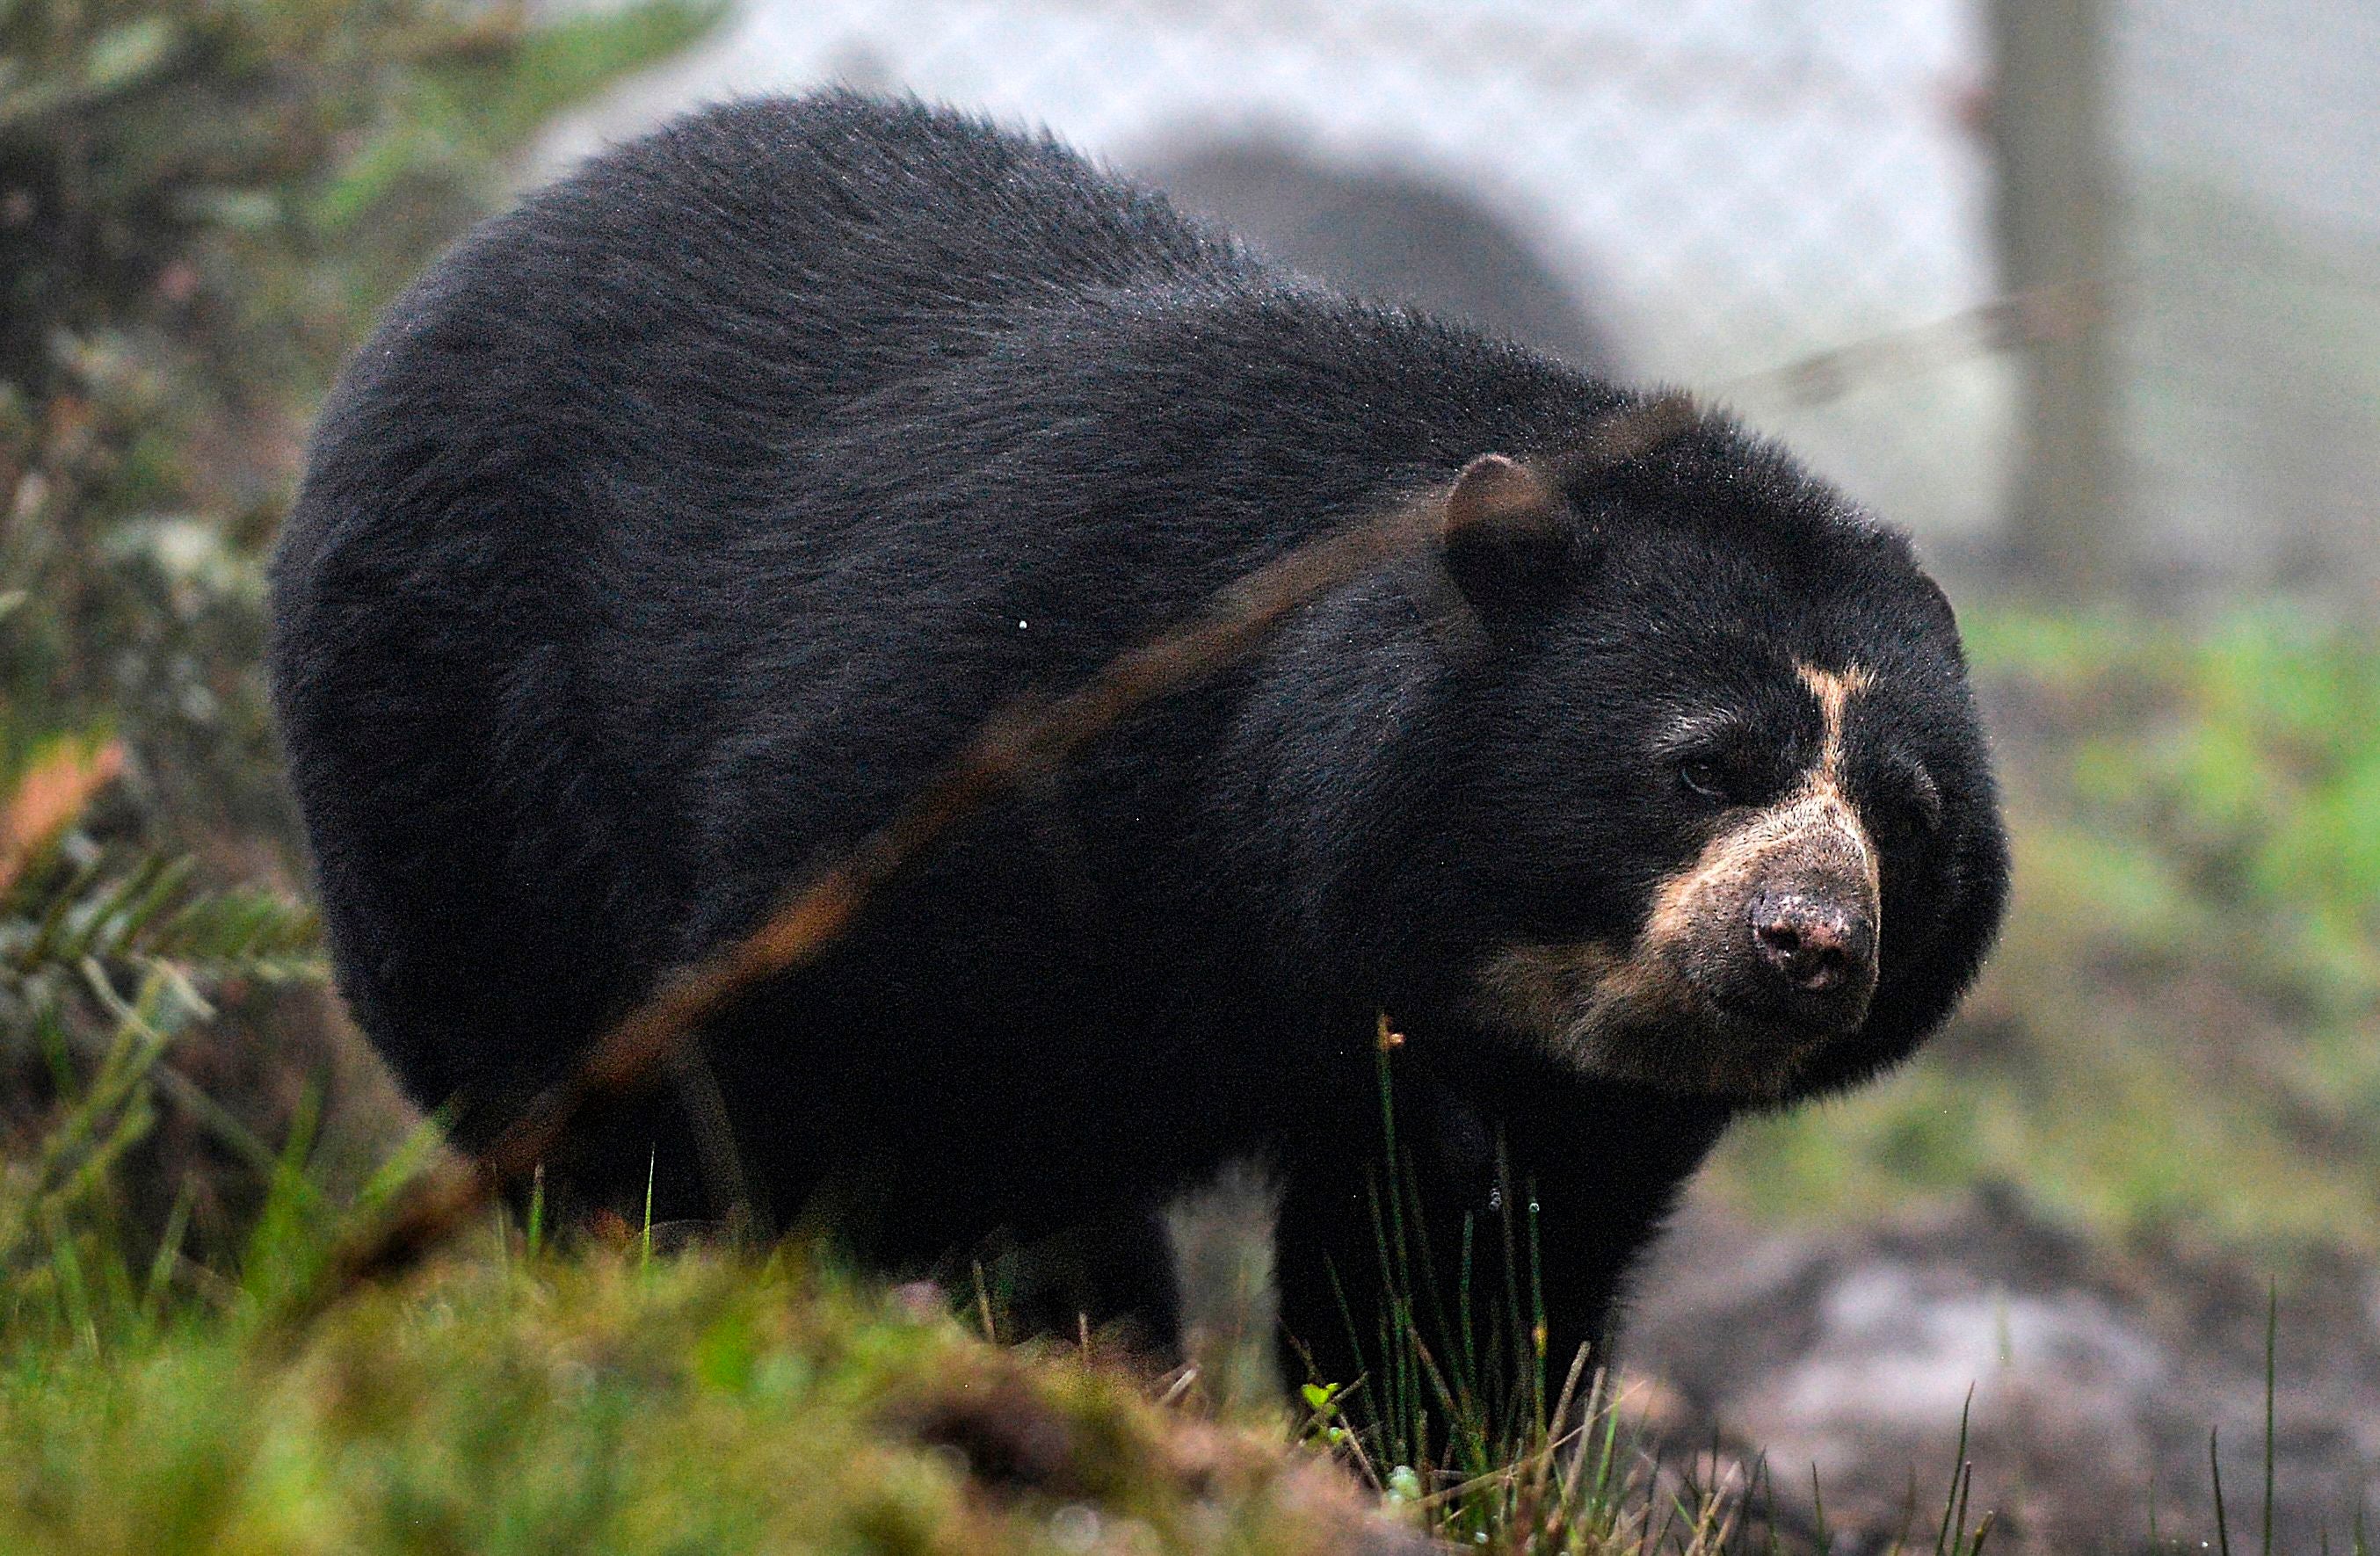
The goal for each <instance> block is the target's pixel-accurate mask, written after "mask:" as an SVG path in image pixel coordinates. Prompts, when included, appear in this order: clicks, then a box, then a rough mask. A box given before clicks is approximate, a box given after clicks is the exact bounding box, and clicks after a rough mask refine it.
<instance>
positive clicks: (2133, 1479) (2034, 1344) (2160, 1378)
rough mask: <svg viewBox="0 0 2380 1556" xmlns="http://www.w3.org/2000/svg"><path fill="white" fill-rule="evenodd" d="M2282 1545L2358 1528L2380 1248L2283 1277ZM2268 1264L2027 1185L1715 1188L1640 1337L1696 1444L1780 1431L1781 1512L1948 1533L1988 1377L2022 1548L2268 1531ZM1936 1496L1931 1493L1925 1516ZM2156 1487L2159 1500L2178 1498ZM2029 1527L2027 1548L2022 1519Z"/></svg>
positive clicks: (1654, 1381)
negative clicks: (2121, 1247)
mask: <svg viewBox="0 0 2380 1556" xmlns="http://www.w3.org/2000/svg"><path fill="white" fill-rule="evenodd" d="M2274 1289H2275V1290H2276V1291H2277V1297H2278V1304H2279V1306H2278V1345H2277V1366H2276V1368H2275V1375H2276V1381H2277V1388H2276V1390H2275V1395H2276V1398H2275V1408H2274V1417H2275V1427H2274V1433H2273V1541H2272V1544H2271V1546H2270V1549H2271V1550H2282V1551H2314V1550H2322V1549H2325V1538H2326V1540H2327V1542H2328V1545H2329V1546H2330V1547H2332V1548H2336V1549H2338V1550H2350V1549H2352V1548H2353V1547H2352V1544H2351V1542H2352V1537H2353V1532H2354V1528H2355V1524H2356V1519H2357V1517H2358V1512H2359V1502H2361V1501H2362V1500H2363V1499H2365V1498H2366V1497H2367V1496H2368V1495H2369V1493H2370V1492H2371V1491H2372V1490H2374V1468H2375V1466H2380V1270H2375V1269H2372V1268H2364V1267H2357V1266H2354V1265H2351V1264H2349V1263H2347V1262H2344V1261H2339V1260H2325V1261H2315V1262H2311V1263H2308V1264H2305V1265H2303V1266H2301V1267H2300V1268H2297V1269H2294V1270H2290V1271H2288V1272H2285V1273H2278V1274H2277V1275H2276V1276H2275V1277H2274ZM2266 1292H2267V1285H2266V1277H2265V1274H2264V1273H2261V1272H2259V1271H2256V1270H2253V1269H2251V1268H2248V1267H2246V1266H2245V1265H2243V1264H2240V1263H2237V1262H2227V1261H2223V1260H2210V1259H2204V1258H2194V1257H2192V1256H2190V1255H2187V1254H2185V1253H2183V1252H2181V1251H2180V1250H2174V1249H2159V1250H2149V1251H2144V1252H2140V1253H2134V1254H2126V1255H2120V1256H2119V1255H2116V1254H2111V1253H2107V1252H2105V1251H2100V1250H2095V1249H2094V1248H2090V1247H2088V1246H2086V1245H2085V1244H2084V1243H2083V1242H2082V1241H2080V1240H2078V1239H2076V1238H2073V1237H2070V1236H2064V1235H2061V1234H2060V1233H2058V1232H2057V1231H2055V1230H2053V1229H2051V1228H2049V1227H2046V1226H2044V1225H2042V1224H2038V1223H2037V1222H2034V1221H2032V1220H2029V1219H2028V1218H2027V1217H2026V1216H2025V1215H2024V1214H2023V1213H2022V1211H2021V1209H2020V1208H2019V1207H2018V1206H2017V1205H2016V1204H2015V1203H2014V1202H2013V1200H2010V1198H2009V1197H2008V1196H2006V1195H2000V1194H1994V1193H1990V1192H1985V1193H1982V1194H1979V1195H1977V1196H1975V1197H1974V1198H1973V1200H1971V1201H1970V1202H1968V1203H1967V1204H1965V1205H1964V1206H1962V1207H1961V1208H1958V1209H1956V1210H1951V1211H1937V1212H1932V1213H1929V1214H1927V1215H1925V1216H1924V1217H1922V1218H1913V1219H1910V1220H1908V1221H1906V1222H1904V1223H1902V1224H1895V1225H1889V1226H1884V1227H1876V1228H1864V1229H1858V1230H1838V1231H1786V1230H1779V1229H1776V1228H1764V1227H1754V1226H1750V1225H1746V1224H1742V1223H1740V1222H1738V1221H1735V1220H1733V1219H1731V1218H1730V1217H1729V1216H1728V1215H1726V1214H1725V1213H1724V1212H1718V1211H1716V1210H1714V1209H1712V1208H1710V1207H1708V1206H1707V1205H1705V1204H1702V1203H1695V1204H1693V1205H1690V1206H1689V1208H1688V1210H1687V1211H1686V1212H1685V1213H1684V1214H1683V1215H1682V1217H1681V1218H1680V1221H1679V1223H1678V1224H1677V1225H1676V1227H1675V1229H1674V1231H1673V1233H1672V1235H1671V1236H1670V1238H1669V1239H1668V1240H1667V1241H1666V1242H1665V1243H1664V1244H1663V1245H1662V1247H1661V1248H1660V1249H1659V1251H1658V1254H1657V1256H1656V1257H1655V1259H1654V1260H1652V1262H1651V1264H1650V1266H1649V1267H1648V1268H1647V1269H1646V1270H1645V1272H1644V1274H1643V1277H1642V1279H1641V1280H1640V1281H1639V1283H1638V1287H1637V1294H1636V1300H1635V1304H1634V1309H1633V1312H1634V1319H1633V1327H1632V1329H1631V1332H1630V1333H1629V1335H1628V1337H1627V1339H1626V1342H1625V1345H1624V1349H1623V1353H1622V1354H1623V1359H1624V1362H1625V1365H1626V1369H1627V1371H1628V1373H1629V1374H1630V1375H1632V1376H1633V1377H1635V1378H1637V1379H1639V1380H1641V1386H1640V1393H1639V1395H1638V1399H1639V1402H1640V1406H1641V1408H1642V1409H1643V1410H1644V1411H1645V1415H1646V1418H1647V1422H1648V1426H1650V1427H1651V1428H1652V1435H1653V1436H1654V1437H1655V1438H1656V1439H1658V1441H1660V1442H1662V1443H1663V1444H1665V1445H1666V1447H1667V1448H1668V1449H1669V1450H1670V1451H1674V1452H1679V1453H1693V1452H1695V1451H1696V1450H1700V1451H1703V1452H1708V1451H1709V1449H1710V1447H1711V1445H1712V1443H1713V1442H1714V1441H1718V1443H1720V1444H1721V1445H1722V1453H1738V1454H1745V1455H1748V1454H1750V1453H1753V1452H1755V1450H1760V1451H1765V1453H1766V1455H1767V1469H1768V1471H1769V1476H1768V1478H1769V1479H1770V1480H1771V1481H1773V1482H1774V1484H1775V1485H1776V1487H1777V1488H1778V1496H1779V1503H1780V1506H1779V1522H1780V1523H1781V1524H1784V1525H1787V1526H1800V1527H1803V1528H1805V1529H1806V1528H1809V1527H1813V1526H1815V1517H1814V1513H1815V1510H1814V1509H1813V1507H1812V1503H1811V1496H1810V1480H1811V1469H1812V1466H1815V1468H1816V1472H1817V1478H1818V1482H1819V1485H1820V1486H1821V1487H1822V1489H1823V1494H1824V1498H1825V1514H1826V1521H1827V1525H1828V1527H1829V1528H1830V1529H1831V1531H1832V1532H1833V1537H1834V1538H1833V1542H1832V1543H1833V1549H1835V1550H1855V1551H1868V1550H1885V1549H1888V1547H1889V1546H1890V1544H1891V1541H1892V1538H1893V1537H1894V1535H1895V1533H1896V1531H1898V1530H1900V1529H1901V1528H1902V1527H1904V1526H1907V1527H1909V1528H1911V1529H1912V1531H1913V1536H1912V1538H1913V1539H1914V1541H1915V1543H1916V1544H1917V1546H1918V1547H1919V1548H1920V1549H1926V1548H1929V1547H1930V1542H1931V1540H1932V1539H1933V1538H1934V1532H1935V1529H1936V1527H1937V1526H1938V1524H1939V1521H1940V1518H1941V1511H1942V1498H1943V1494H1944V1491H1945V1490H1946V1489H1947V1488H1948V1486H1949V1478H1950V1474H1951V1469H1952V1466H1953V1463H1954V1459H1955V1454H1956V1450H1957V1444H1958V1436H1959V1423H1960V1415H1961V1407H1962V1405H1965V1403H1966V1401H1967V1399H1968V1397H1969V1391H1970V1390H1971V1389H1972V1391H1973V1405H1972V1416H1971V1425H1970V1430H1969V1437H1968V1456H1969V1458H1970V1459H1971V1460H1972V1461H1973V1465H1974V1471H1973V1502H1972V1507H1973V1510H1974V1515H1975V1516H1980V1514H1981V1512H1982V1511H1983V1510H1985V1509H1996V1510H1998V1514H1999V1518H1998V1527H1997V1528H1996V1529H1995V1531H1994V1536H1993V1541H1992V1543H1993V1544H1994V1546H1995V1547H1997V1548H2000V1549H2007V1550H2036V1551H2059V1552H2067V1551H2077V1550H2114V1551H2131V1550H2148V1549H2151V1548H2152V1544H2153V1542H2152V1538H2151V1532H2152V1527H2153V1526H2154V1528H2155V1534H2156V1536H2157V1537H2158V1543H2157V1545H2156V1547H2155V1548H2158V1549H2164V1548H2167V1546H2168V1544H2169V1542H2172V1541H2174V1540H2176V1539H2180V1540H2181V1541H2182V1542H2184V1543H2185V1544H2186V1545H2188V1546H2190V1547H2192V1548H2195V1547H2197V1546H2198V1545H2199V1544H2200V1542H2201V1541H2204V1542H2206V1544H2207V1546H2208V1547H2209V1548H2213V1547H2214V1546H2215V1545H2216V1538H2217V1537H2216V1520H2215V1499H2214V1488H2213V1477H2212V1476H2211V1474H2210V1470H2209V1460H2208V1447H2209V1433H2210V1431H2214V1432H2216V1433H2218V1434H2219V1454H2220V1462H2221V1466H2222V1491H2223V1499H2224V1502H2225V1509H2226V1514H2227V1521H2228V1528H2229V1532H2230V1537H2231V1539H2232V1540H2233V1541H2235V1542H2237V1543H2236V1546H2235V1547H2234V1548H2235V1549H2239V1550H2257V1549H2260V1548H2261V1547H2262V1541H2263V1534H2262V1527H2263V1519H2264V1516H2265V1490H2264V1478H2265V1457H2264V1441H2265V1311H2266ZM1912 1509H1913V1512H1912V1511H1911V1510H1912ZM2153 1509H2154V1511H2153ZM2004 1540H2005V1541H2006V1544H2005V1545H2003V1544H2002V1541H2004Z"/></svg>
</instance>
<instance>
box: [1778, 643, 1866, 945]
mask: <svg viewBox="0 0 2380 1556" xmlns="http://www.w3.org/2000/svg"><path fill="white" fill-rule="evenodd" d="M1793 673H1794V674H1795V675H1796V676H1798V677H1800V678H1801V682H1802V684H1803V685H1804V686H1806V687H1808V688H1809V689H1810V694H1811V695H1812V696H1814V697H1815V698H1817V699H1818V718H1819V719H1820V720H1821V721H1822V722H1821V724H1820V730H1821V734H1820V736H1819V741H1818V761H1817V765H1816V766H1813V767H1812V768H1811V769H1810V771H1809V772H1808V774H1807V775H1805V776H1804V777H1803V782H1802V789H1801V793H1800V795H1799V796H1797V798H1807V799H1812V800H1819V801H1823V802H1825V807H1826V811H1827V814H1828V818H1829V819H1830V820H1831V821H1832V822H1833V823H1834V825H1835V826H1837V827H1838V828H1840V830H1841V831H1842V832H1843V833H1844V834H1845V835H1846V836H1847V837H1848V838H1849V839H1850V841H1851V844H1852V847H1853V848H1855V849H1857V850H1859V856H1860V870H1861V873H1862V874H1864V875H1865V876H1866V877H1867V887H1868V891H1869V894H1870V895H1871V896H1874V895H1875V894H1876V892H1877V891H1878V889H1879V887H1880V886H1881V882H1880V881H1879V880H1878V878H1877V876H1878V872H1877V868H1876V848H1875V845H1874V844H1873V843H1871V842H1870V840H1869V838H1868V835H1867V828H1866V827H1865V826H1863V825H1861V823H1860V818H1859V813H1858V812H1857V811H1856V810H1854V809H1853V808H1852V802H1851V799H1850V797H1849V796H1848V795H1846V794H1845V793H1844V792H1843V785H1842V778H1843V724H1844V721H1845V715H1846V710H1847V709H1849V707H1850V706H1851V701H1852V698H1853V697H1855V696H1858V695H1859V694H1861V693H1862V692H1864V691H1866V690H1867V689H1868V686H1869V684H1870V679H1871V678H1870V677H1869V675H1868V672H1867V671H1866V669H1864V668H1862V667H1861V666H1858V665H1846V666H1845V667H1843V668H1842V669H1839V670H1830V669H1818V667H1817V666H1815V665H1803V664H1797V665H1795V666H1794V667H1793ZM1787 803H1789V804H1790V803H1791V801H1790V800H1789V801H1788V802H1787ZM1878 927H1879V928H1880V927H1881V926H1878Z"/></svg>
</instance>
